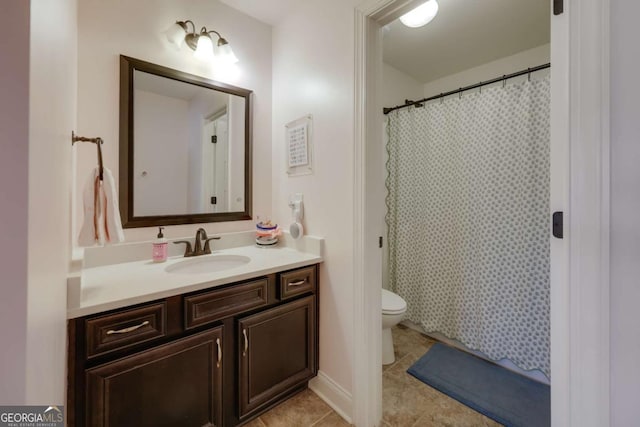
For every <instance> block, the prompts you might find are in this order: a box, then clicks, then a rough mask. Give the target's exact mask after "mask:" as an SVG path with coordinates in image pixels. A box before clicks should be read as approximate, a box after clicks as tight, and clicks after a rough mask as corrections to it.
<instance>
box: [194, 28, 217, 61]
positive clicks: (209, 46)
mask: <svg viewBox="0 0 640 427" xmlns="http://www.w3.org/2000/svg"><path fill="white" fill-rule="evenodd" d="M193 56H195V57H196V58H198V59H200V60H202V61H210V60H212V59H213V41H212V40H211V37H209V35H208V34H206V33H205V34H200V36H199V37H198V45H197V47H196V52H195V53H194V54H193Z"/></svg>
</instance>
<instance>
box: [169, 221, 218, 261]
mask: <svg viewBox="0 0 640 427" xmlns="http://www.w3.org/2000/svg"><path fill="white" fill-rule="evenodd" d="M212 240H220V237H207V232H206V230H205V229H204V228H198V231H196V240H195V244H194V245H193V250H192V249H191V242H190V241H188V240H178V241H176V242H173V243H174V244H178V243H184V244H186V248H185V251H184V256H185V257H191V256H199V255H209V254H210V253H211V245H210V242H211V241H212ZM202 242H204V247H202Z"/></svg>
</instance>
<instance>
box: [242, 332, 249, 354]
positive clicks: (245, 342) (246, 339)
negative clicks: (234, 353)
mask: <svg viewBox="0 0 640 427" xmlns="http://www.w3.org/2000/svg"><path fill="white" fill-rule="evenodd" d="M242 335H244V351H243V352H242V357H244V356H246V355H247V349H248V348H249V338H247V330H246V329H243V330H242Z"/></svg>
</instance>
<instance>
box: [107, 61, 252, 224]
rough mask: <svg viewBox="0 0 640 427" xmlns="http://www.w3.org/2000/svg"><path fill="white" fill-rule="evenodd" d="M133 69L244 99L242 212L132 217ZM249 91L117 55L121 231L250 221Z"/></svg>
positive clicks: (250, 152)
mask: <svg viewBox="0 0 640 427" xmlns="http://www.w3.org/2000/svg"><path fill="white" fill-rule="evenodd" d="M135 70H138V71H143V72H145V73H150V74H155V75H157V76H161V77H166V78H169V79H173V80H177V81H181V82H186V83H190V84H194V85H197V86H201V87H204V88H209V89H213V90H216V91H219V92H224V93H228V94H231V95H236V96H240V97H243V98H244V99H245V129H244V131H245V147H244V150H245V151H244V211H242V212H222V213H202V214H184V215H161V216H160V215H159V216H134V212H133V206H134V204H133V196H134V194H133V174H134V171H133V152H134V151H133V147H134V138H133V123H134V117H133V89H134V88H133V73H134V71H135ZM251 95H252V91H251V90H248V89H243V88H239V87H236V86H231V85H228V84H225V83H220V82H216V81H214V80H209V79H206V78H204V77H199V76H195V75H193V74H188V73H185V72H182V71H178V70H173V69H171V68H167V67H162V66H160V65H157V64H152V63H150V62H145V61H141V60H139V59H134V58H130V57H127V56H124V55H120V144H119V151H120V156H119V157H120V161H119V169H120V170H119V178H120V185H119V190H120V198H119V201H120V215H121V218H122V226H123V227H124V228H135V227H150V226H156V225H178V224H196V223H203V222H222V221H241V220H249V219H251V206H252V170H251V168H252V157H253V156H252V150H251V146H252V140H253V134H252V128H253V126H252V122H253V116H252V103H251Z"/></svg>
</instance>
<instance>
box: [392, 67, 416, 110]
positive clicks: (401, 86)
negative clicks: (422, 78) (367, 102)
mask: <svg viewBox="0 0 640 427" xmlns="http://www.w3.org/2000/svg"><path fill="white" fill-rule="evenodd" d="M423 90H424V89H423V84H422V83H421V82H419V81H418V80H416V79H414V78H413V77H411V76H410V75H408V74H407V73H405V72H403V71H400V70H398V69H397V68H395V67H393V66H392V65H389V64H387V63H383V64H382V105H384V106H385V107H395V106H396V105H402V104H404V100H405V99H410V100H413V101H415V100H416V99H420V98H422V93H423Z"/></svg>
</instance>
